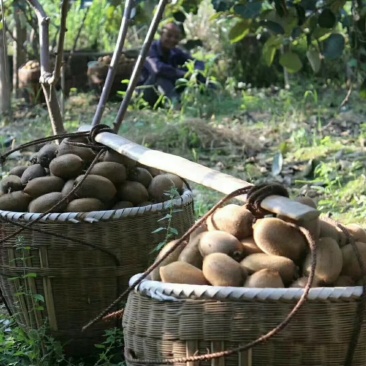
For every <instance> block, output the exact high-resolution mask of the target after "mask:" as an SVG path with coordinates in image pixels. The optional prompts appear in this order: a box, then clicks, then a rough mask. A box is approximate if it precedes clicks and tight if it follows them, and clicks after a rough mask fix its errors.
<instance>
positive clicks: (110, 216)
mask: <svg viewBox="0 0 366 366" xmlns="http://www.w3.org/2000/svg"><path fill="white" fill-rule="evenodd" d="M192 202H193V193H192V191H190V190H188V189H185V190H184V191H183V193H182V195H181V196H180V197H179V198H175V199H172V200H168V201H165V202H159V203H153V204H152V205H147V206H140V207H129V208H121V209H118V210H104V211H90V212H64V213H57V212H55V213H49V214H47V215H45V216H44V217H42V218H39V217H40V216H41V215H42V214H40V213H32V212H15V211H4V210H0V218H4V219H6V220H9V221H19V220H22V221H27V222H28V221H33V220H38V222H39V223H41V222H73V223H78V222H88V223H94V222H99V221H111V220H120V219H122V218H124V217H133V216H142V215H144V214H146V213H150V212H159V211H162V210H165V209H168V208H170V207H171V205H174V206H177V207H181V206H186V205H188V204H190V203H192Z"/></svg>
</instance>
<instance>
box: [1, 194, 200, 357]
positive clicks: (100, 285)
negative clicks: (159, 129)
mask: <svg viewBox="0 0 366 366" xmlns="http://www.w3.org/2000/svg"><path fill="white" fill-rule="evenodd" d="M171 203H173V204H174V213H173V215H172V223H171V226H172V227H173V228H175V229H177V230H178V232H179V235H182V234H183V233H184V232H185V231H186V230H187V229H188V228H189V227H190V226H191V225H192V224H193V222H194V210H193V199H192V195H191V193H190V192H188V191H186V192H184V194H183V195H182V197H181V198H179V199H175V200H173V201H168V202H165V203H163V204H155V205H150V206H146V207H135V208H128V209H122V210H117V211H98V212H91V213H87V214H81V213H63V214H48V215H46V216H45V217H44V218H42V219H41V220H40V221H39V222H37V223H35V224H33V226H32V227H34V228H37V229H41V230H44V231H46V232H51V233H56V234H62V235H65V236H67V237H69V238H76V239H80V240H83V241H84V242H87V243H91V244H94V245H97V246H99V247H100V248H102V249H104V250H107V251H108V252H109V253H110V254H109V253H108V252H107V253H106V252H104V251H102V250H100V249H96V248H91V247H89V246H85V245H82V244H79V243H75V242H73V241H72V240H65V239H62V238H57V237H54V236H51V235H47V234H45V233H40V232H36V231H31V230H27V229H26V230H24V231H23V232H21V233H20V234H19V235H18V236H16V237H13V238H11V239H9V240H7V241H5V242H4V243H2V244H1V245H0V286H1V289H2V292H3V296H4V299H5V301H6V302H7V304H8V305H9V307H10V308H11V310H12V312H13V313H16V314H19V315H18V319H19V322H20V323H21V324H22V325H24V326H26V327H28V328H31V329H37V328H38V327H40V326H42V324H44V321H45V319H47V320H48V322H49V326H50V328H51V331H52V334H53V336H54V337H55V338H56V339H58V340H60V341H61V342H70V343H69V345H68V346H66V347H65V352H66V353H67V354H70V355H74V354H76V355H83V354H89V353H90V352H91V351H92V350H93V348H94V347H93V344H95V343H98V342H100V341H101V340H102V335H103V333H104V330H105V329H106V328H108V327H111V326H114V325H115V324H111V323H105V322H103V321H100V322H98V323H96V324H95V325H94V326H92V327H91V328H89V329H87V330H86V331H84V332H83V333H81V328H82V326H84V325H85V324H86V323H87V322H89V321H90V320H91V319H93V318H94V317H95V316H96V315H98V314H99V313H100V311H102V310H104V308H106V307H107V306H108V305H109V304H110V303H111V302H112V301H113V300H115V299H116V297H117V296H118V295H119V294H120V293H122V292H123V291H124V290H125V289H126V288H127V286H128V281H129V279H130V278H131V276H132V275H133V274H135V273H136V271H139V272H142V271H144V270H145V269H146V268H147V266H148V265H149V264H151V262H152V259H153V255H152V254H151V251H152V250H153V249H154V248H155V247H156V246H157V244H158V243H159V242H161V241H163V240H164V239H165V235H166V232H165V231H161V232H159V233H154V234H152V232H153V231H154V230H156V229H157V228H159V227H160V226H165V225H166V221H158V220H159V219H161V218H163V217H164V216H165V215H167V214H168V213H169V212H170V210H171V209H170V205H171ZM36 217H38V214H30V213H15V212H5V211H0V238H4V237H5V236H6V235H9V234H11V233H13V232H15V231H16V230H18V229H19V228H18V227H16V226H14V225H12V224H10V223H6V222H4V221H3V220H1V218H6V219H7V220H9V219H10V220H12V221H13V222H15V223H23V224H26V223H27V222H29V221H31V220H33V219H35V218H36ZM19 242H21V243H22V245H24V246H26V247H29V248H30V251H29V252H27V253H26V256H24V252H22V251H19V249H17V248H16V246H17V245H18V244H19ZM22 256H23V257H22ZM29 273H31V274H33V273H34V274H36V277H33V276H31V277H27V278H24V279H22V276H24V275H27V274H29ZM12 277H13V278H15V279H12ZM25 288H26V289H27V292H29V293H30V294H31V295H34V294H40V295H42V296H43V297H44V299H45V303H44V304H43V305H44V308H45V309H44V311H36V312H32V311H30V309H32V308H33V306H34V303H33V300H32V296H29V294H28V296H15V294H16V293H17V292H20V291H24V289H25ZM17 302H18V303H17ZM16 303H17V304H16Z"/></svg>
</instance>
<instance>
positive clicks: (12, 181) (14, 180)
mask: <svg viewBox="0 0 366 366" xmlns="http://www.w3.org/2000/svg"><path fill="white" fill-rule="evenodd" d="M22 189H23V184H22V181H21V180H20V178H19V177H18V176H17V175H8V176H7V177H5V178H3V179H2V180H1V190H2V192H3V193H11V192H15V191H21V190H22Z"/></svg>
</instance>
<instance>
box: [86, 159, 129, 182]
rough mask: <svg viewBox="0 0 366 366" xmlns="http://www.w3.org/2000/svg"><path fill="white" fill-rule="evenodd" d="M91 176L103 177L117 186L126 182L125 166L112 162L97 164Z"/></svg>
mask: <svg viewBox="0 0 366 366" xmlns="http://www.w3.org/2000/svg"><path fill="white" fill-rule="evenodd" d="M90 174H95V175H101V176H102V177H105V178H107V179H109V180H110V181H111V182H112V183H113V184H114V185H116V186H117V185H119V184H121V183H123V182H124V181H125V180H126V168H125V166H124V165H123V164H119V163H114V162H111V161H102V162H99V163H96V164H95V165H94V166H93V167H92V168H91V170H90Z"/></svg>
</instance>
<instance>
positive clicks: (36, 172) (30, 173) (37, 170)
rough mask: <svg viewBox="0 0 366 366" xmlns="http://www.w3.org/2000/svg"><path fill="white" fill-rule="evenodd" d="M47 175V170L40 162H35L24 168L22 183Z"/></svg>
mask: <svg viewBox="0 0 366 366" xmlns="http://www.w3.org/2000/svg"><path fill="white" fill-rule="evenodd" d="M45 175H46V171H45V170H44V168H43V167H42V166H41V165H40V164H34V165H31V166H29V167H28V168H27V169H26V170H24V172H23V174H22V176H21V178H20V180H21V181H22V184H24V185H26V184H27V183H28V182H29V181H30V180H32V179H34V178H38V177H44V176H45Z"/></svg>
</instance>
